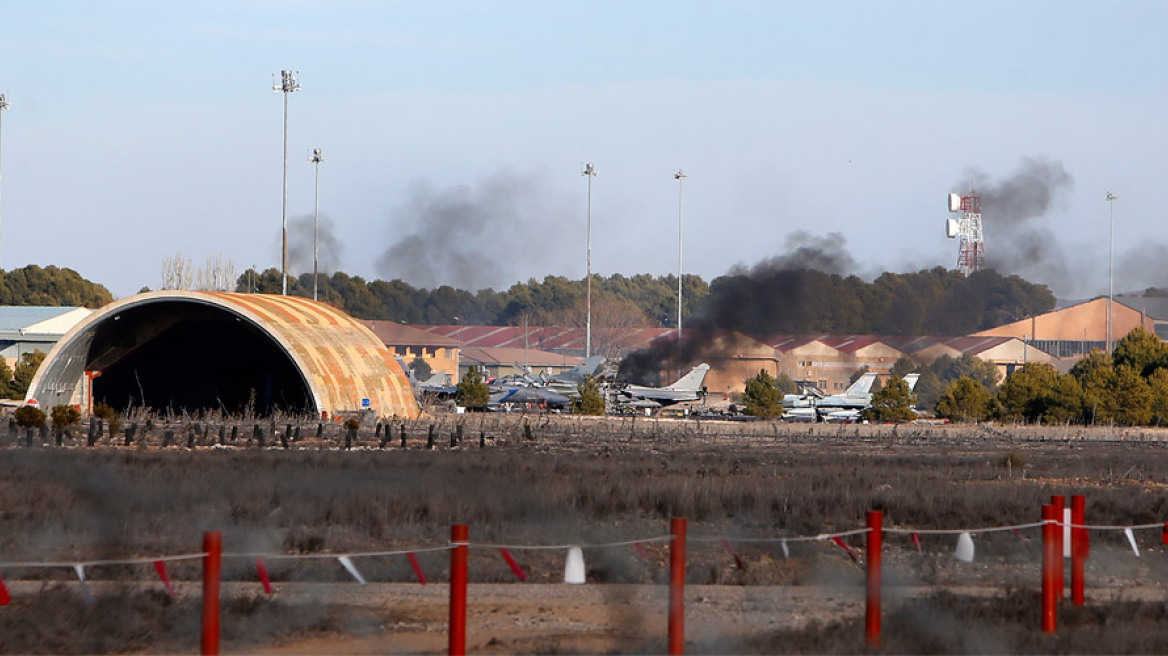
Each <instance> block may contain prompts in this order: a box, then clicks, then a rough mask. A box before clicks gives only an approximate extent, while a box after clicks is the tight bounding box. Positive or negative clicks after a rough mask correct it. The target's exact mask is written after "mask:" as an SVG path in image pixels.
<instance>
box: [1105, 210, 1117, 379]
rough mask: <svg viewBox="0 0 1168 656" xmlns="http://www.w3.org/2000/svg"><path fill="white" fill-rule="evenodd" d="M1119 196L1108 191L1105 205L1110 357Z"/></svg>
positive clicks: (1108, 346) (1109, 352)
mask: <svg viewBox="0 0 1168 656" xmlns="http://www.w3.org/2000/svg"><path fill="white" fill-rule="evenodd" d="M1117 198H1119V196H1116V195H1115V194H1113V193H1111V192H1110V191H1109V192H1107V206H1108V208H1109V210H1108V213H1109V214H1110V215H1111V216H1110V221H1109V222H1108V224H1109V226H1108V229H1107V232H1108V237H1107V356H1108V357H1111V342H1112V339H1113V336H1112V332H1111V319H1112V308H1111V306H1113V305H1115V199H1117Z"/></svg>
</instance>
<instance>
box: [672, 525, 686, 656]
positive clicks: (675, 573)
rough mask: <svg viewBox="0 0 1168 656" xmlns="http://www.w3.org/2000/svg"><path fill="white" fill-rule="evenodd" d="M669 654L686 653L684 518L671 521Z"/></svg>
mask: <svg viewBox="0 0 1168 656" xmlns="http://www.w3.org/2000/svg"><path fill="white" fill-rule="evenodd" d="M669 533H670V535H672V536H673V541H672V542H670V543H669V653H670V654H684V653H685V542H686V521H685V518H684V517H674V518H673V519H671V520H669Z"/></svg>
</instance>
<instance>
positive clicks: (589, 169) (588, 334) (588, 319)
mask: <svg viewBox="0 0 1168 656" xmlns="http://www.w3.org/2000/svg"><path fill="white" fill-rule="evenodd" d="M580 175H584V176H588V227H587V231H586V237H587V239H586V241H587V242H588V247H587V248H588V270H587V274H586V275H587V284H586V290H587V291H586V292H585V295H584V298H585V301H584V303H585V310H584V312H585V319H584V357H586V358H590V357H592V178H595V177H596V167H595V166H593V165H592V162H589V163H587V164H585V165H584V171H583V172H582V173H580Z"/></svg>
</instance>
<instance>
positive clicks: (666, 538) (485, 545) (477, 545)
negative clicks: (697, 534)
mask: <svg viewBox="0 0 1168 656" xmlns="http://www.w3.org/2000/svg"><path fill="white" fill-rule="evenodd" d="M690 539H691V540H692V539H693V538H690ZM672 541H673V536H672V535H663V536H658V537H654V538H644V539H640V540H624V541H621V542H601V543H593V544H547V545H522V544H492V543H489V542H466V543H456V544H457V546H460V547H461V546H466V547H470V548H471V549H508V550H511V551H551V550H563V549H571V548H573V547H579V548H581V549H605V548H610V547H626V546H629V545H633V544H649V543H652V542H672Z"/></svg>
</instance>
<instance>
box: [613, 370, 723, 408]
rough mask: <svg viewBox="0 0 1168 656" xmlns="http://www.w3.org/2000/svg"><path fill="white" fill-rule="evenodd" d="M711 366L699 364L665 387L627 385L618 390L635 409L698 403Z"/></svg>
mask: <svg viewBox="0 0 1168 656" xmlns="http://www.w3.org/2000/svg"><path fill="white" fill-rule="evenodd" d="M709 370H710V365H708V364H706V363H704V362H703V363H702V364H699V365H698V366H696V367H694V368H693V369H690V370H689V373H688V374H686V375H684V376H682V377H681V378H679V379H677V382H675V383H673V384H672V385H666V386H665V387H646V386H643V385H627V386H625V387H624V388H622V389H620V390H617V393H618V394H620V395H621V396H623V397H625V399H626V401H625V403H627V404H628V405H631V406H632V407H634V408H660V407H661V406H666V405H673V404H674V403H681V402H682V401H697V400H698V399H699V398H701V395H702V383H703V382H705V380H706V372H708V371H709Z"/></svg>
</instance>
